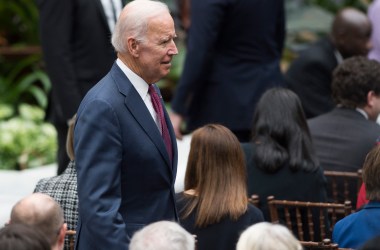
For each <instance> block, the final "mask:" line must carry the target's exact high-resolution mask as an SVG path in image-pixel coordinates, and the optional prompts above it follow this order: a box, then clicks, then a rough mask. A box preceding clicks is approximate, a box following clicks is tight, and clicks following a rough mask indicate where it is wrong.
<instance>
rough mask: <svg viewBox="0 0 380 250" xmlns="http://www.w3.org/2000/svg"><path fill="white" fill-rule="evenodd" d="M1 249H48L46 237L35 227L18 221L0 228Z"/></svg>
mask: <svg viewBox="0 0 380 250" xmlns="http://www.w3.org/2000/svg"><path fill="white" fill-rule="evenodd" d="M0 249H1V250H50V249H51V247H50V244H49V241H48V239H47V238H46V237H45V236H44V235H43V234H42V233H41V232H40V231H39V230H36V229H35V228H33V227H31V226H29V225H24V224H20V223H14V224H13V223H12V224H8V225H6V226H5V227H3V228H1V229H0Z"/></svg>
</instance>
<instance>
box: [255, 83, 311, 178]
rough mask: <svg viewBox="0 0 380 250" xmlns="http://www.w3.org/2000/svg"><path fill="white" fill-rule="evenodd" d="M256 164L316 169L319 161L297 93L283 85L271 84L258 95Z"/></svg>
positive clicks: (270, 169) (273, 169) (265, 167)
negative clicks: (271, 85) (280, 86)
mask: <svg viewBox="0 0 380 250" xmlns="http://www.w3.org/2000/svg"><path fill="white" fill-rule="evenodd" d="M252 126H253V127H252V141H253V142H254V143H255V144H256V145H257V148H256V149H255V154H254V156H255V162H256V165H257V167H259V168H261V169H263V170H265V171H267V172H276V171H278V170H279V169H280V168H282V167H283V166H284V165H286V164H289V167H290V168H291V169H292V170H298V169H305V170H314V169H316V167H317V165H318V162H317V159H316V157H315V152H314V149H313V147H312V143H311V136H310V132H309V127H308V125H307V121H306V118H305V115H304V111H303V108H302V104H301V101H300V99H299V97H298V96H297V95H296V94H295V93H294V92H293V91H291V90H289V89H286V88H278V87H276V88H271V89H268V90H267V91H265V92H264V94H263V95H262V96H261V98H260V99H259V101H258V103H257V105H256V109H255V113H254V116H253V125H252Z"/></svg>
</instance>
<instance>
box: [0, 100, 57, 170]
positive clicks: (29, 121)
mask: <svg viewBox="0 0 380 250" xmlns="http://www.w3.org/2000/svg"><path fill="white" fill-rule="evenodd" d="M18 113H19V115H18V116H14V117H11V118H10V119H2V118H4V117H9V116H11V115H12V108H11V107H10V106H9V105H4V104H2V105H0V115H3V117H1V116H0V169H19V170H22V169H26V168H33V167H37V166H42V165H46V164H50V163H53V162H55V156H56V150H57V142H56V131H55V128H54V127H53V126H52V125H51V124H49V123H45V122H43V117H44V111H43V110H42V109H41V108H39V107H36V106H31V105H28V104H21V105H20V106H19V107H18Z"/></svg>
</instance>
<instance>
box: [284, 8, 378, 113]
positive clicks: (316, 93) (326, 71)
mask: <svg viewBox="0 0 380 250" xmlns="http://www.w3.org/2000/svg"><path fill="white" fill-rule="evenodd" d="M371 30H372V29H371V23H370V21H369V19H368V18H367V16H366V14H365V13H363V12H361V11H359V10H357V9H354V8H344V9H342V10H340V11H339V12H338V13H337V15H336V16H335V18H334V20H333V23H332V27H331V31H330V35H329V36H328V37H324V38H322V39H320V40H318V41H317V42H316V43H314V44H312V45H311V46H310V47H309V48H308V49H306V50H305V51H303V52H301V54H300V55H299V57H298V58H297V59H295V60H294V61H293V62H292V64H291V65H290V67H289V69H288V70H287V72H286V75H285V80H286V83H287V85H288V87H289V88H290V89H291V90H293V91H294V92H295V93H296V94H297V95H298V96H299V97H300V99H301V102H302V106H303V108H304V111H305V115H306V118H312V117H315V116H318V115H321V114H323V113H326V112H328V111H330V110H332V109H333V108H334V106H335V104H334V101H333V99H332V96H331V80H332V72H333V70H334V69H335V68H336V66H338V65H339V64H340V63H341V62H342V61H343V60H344V59H346V58H349V57H352V56H366V55H367V54H368V51H369V50H370V49H371V47H372V45H371V42H370V36H371Z"/></svg>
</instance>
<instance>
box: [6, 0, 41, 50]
mask: <svg viewBox="0 0 380 250" xmlns="http://www.w3.org/2000/svg"><path fill="white" fill-rule="evenodd" d="M0 36H2V37H3V38H4V41H3V43H4V44H5V45H12V46H16V45H17V46H22V45H31V44H33V45H37V44H39V38H38V10H37V7H36V3H35V1H30V0H11V1H0Z"/></svg>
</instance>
